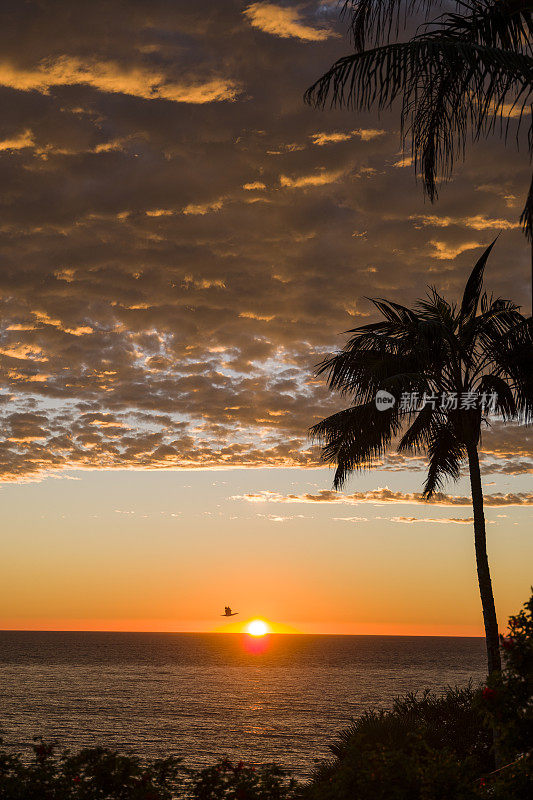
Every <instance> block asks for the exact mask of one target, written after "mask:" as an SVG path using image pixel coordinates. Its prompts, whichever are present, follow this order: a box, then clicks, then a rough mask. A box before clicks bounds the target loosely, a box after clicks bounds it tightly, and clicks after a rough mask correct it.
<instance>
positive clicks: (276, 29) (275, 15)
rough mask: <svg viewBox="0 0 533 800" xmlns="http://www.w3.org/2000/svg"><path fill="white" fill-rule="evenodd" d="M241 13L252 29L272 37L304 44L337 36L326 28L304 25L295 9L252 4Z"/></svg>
mask: <svg viewBox="0 0 533 800" xmlns="http://www.w3.org/2000/svg"><path fill="white" fill-rule="evenodd" d="M243 13H244V16H245V17H246V18H247V19H248V21H249V22H250V24H251V25H252V27H254V28H258V29H259V30H261V31H264V32H265V33H271V34H273V35H274V36H281V37H282V38H283V39H288V38H291V37H292V38H295V39H301V40H303V41H304V42H321V41H323V40H324V39H329V38H330V37H332V36H337V34H336V33H334V32H333V31H331V30H327V29H326V28H313V27H311V26H310V25H306V24H305V22H302V18H301V15H300V12H299V11H298V10H297V9H296V8H285V7H284V6H277V5H275V4H274V3H252V5H250V6H248V8H246V9H245V10H244V12H243Z"/></svg>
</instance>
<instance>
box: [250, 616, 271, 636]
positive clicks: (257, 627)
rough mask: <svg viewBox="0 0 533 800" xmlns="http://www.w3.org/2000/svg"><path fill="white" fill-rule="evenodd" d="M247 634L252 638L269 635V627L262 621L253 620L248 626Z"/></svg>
mask: <svg viewBox="0 0 533 800" xmlns="http://www.w3.org/2000/svg"><path fill="white" fill-rule="evenodd" d="M246 633H249V634H250V636H265V634H267V633H268V625H267V624H266V622H263V620H262V619H253V620H252V621H251V622H249V623H248V625H247V626H246Z"/></svg>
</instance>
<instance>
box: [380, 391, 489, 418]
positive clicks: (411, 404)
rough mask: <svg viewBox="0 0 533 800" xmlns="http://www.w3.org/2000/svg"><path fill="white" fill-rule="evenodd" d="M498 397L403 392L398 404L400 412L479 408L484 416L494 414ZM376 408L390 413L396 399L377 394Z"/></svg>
mask: <svg viewBox="0 0 533 800" xmlns="http://www.w3.org/2000/svg"><path fill="white" fill-rule="evenodd" d="M497 400H498V395H497V394H496V392H481V394H480V393H479V392H442V393H441V394H428V393H427V392H423V393H422V394H420V392H402V394H401V395H400V401H399V404H398V410H399V411H407V412H409V411H422V409H423V408H425V407H426V406H429V407H430V408H432V409H433V410H435V411H436V410H438V411H456V410H460V411H469V410H471V409H476V408H479V409H480V410H481V412H482V413H483V414H494V413H495V411H496V403H497ZM375 402H376V408H377V409H378V411H388V410H389V409H390V408H392V407H393V406H394V404H395V403H396V398H395V397H394V395H393V394H391V393H390V392H387V391H385V389H380V390H379V391H377V392H376V400H375Z"/></svg>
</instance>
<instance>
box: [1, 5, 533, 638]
mask: <svg viewBox="0 0 533 800" xmlns="http://www.w3.org/2000/svg"><path fill="white" fill-rule="evenodd" d="M2 9H3V11H4V25H3V26H2V29H1V31H0V37H1V39H2V54H3V55H2V59H3V60H2V63H1V64H0V102H1V104H2V114H1V115H0V170H1V184H0V185H1V186H2V191H1V193H0V198H1V203H2V213H1V216H0V229H1V240H0V248H1V252H0V256H1V265H2V266H1V269H0V298H1V302H2V314H3V316H2V319H3V325H2V329H1V334H0V335H1V341H0V382H1V383H0V402H1V404H2V406H3V415H2V429H3V430H2V440H1V441H0V474H1V480H2V483H1V485H0V494H1V498H2V510H3V519H4V522H3V526H2V528H3V537H2V539H3V546H2V551H3V552H2V555H3V557H2V560H1V562H0V627H3V628H19V627H21V628H74V629H87V628H89V629H91V628H92V629H95V628H96V629H131V630H151V629H155V630H212V629H215V628H217V626H219V623H220V622H221V620H220V617H219V616H218V614H219V613H220V611H221V609H222V607H223V606H224V605H226V604H227V603H229V604H231V605H233V606H234V607H235V608H238V609H239V610H240V612H241V614H242V617H241V619H242V620H247V619H249V618H251V617H254V616H262V617H265V618H266V619H269V620H271V621H273V622H274V623H276V624H278V625H280V626H283V625H285V626H289V627H290V628H294V629H296V630H299V631H319V632H361V633H458V634H481V632H482V623H481V612H480V603H479V597H478V592H477V585H476V577H475V568H474V556H473V541H472V539H473V536H472V524H471V519H470V518H471V513H472V512H471V509H470V508H469V505H468V485H467V482H466V481H465V480H464V479H462V480H461V481H460V482H459V483H458V484H457V485H455V486H454V485H450V486H448V487H447V492H448V494H445V495H442V496H441V497H439V498H438V501H437V502H435V503H432V504H430V505H428V504H423V503H422V502H421V499H420V495H419V492H420V490H421V487H422V484H423V477H424V472H423V467H424V465H423V461H421V460H419V459H414V458H406V457H404V456H402V457H400V456H398V455H396V454H394V453H392V454H391V455H390V456H389V457H387V458H385V459H384V461H383V464H382V467H381V468H380V469H377V470H374V471H373V472H371V473H366V474H364V475H359V476H356V477H355V478H354V479H353V480H352V481H351V482H350V484H349V485H348V487H347V489H346V491H345V492H344V494H342V495H336V494H332V493H331V491H330V489H331V477H332V476H331V473H330V472H329V470H327V469H324V468H321V467H319V461H318V452H317V450H316V448H314V447H312V446H311V444H310V442H309V441H308V439H307V436H306V431H307V428H308V427H309V425H311V424H313V423H314V422H315V421H316V420H317V419H319V418H320V417H321V416H324V415H325V414H328V413H331V412H332V411H333V410H336V409H338V408H340V407H341V403H342V401H340V400H339V398H337V397H335V396H330V395H328V393H327V392H326V390H325V389H324V386H323V385H322V384H321V383H320V382H319V381H317V380H316V379H314V378H313V377H312V374H313V366H314V365H315V364H316V362H317V361H318V360H319V359H320V358H321V357H322V356H323V355H324V354H325V353H327V352H330V351H331V350H332V349H334V348H335V347H336V346H339V345H341V344H342V342H343V338H342V335H340V334H342V332H343V331H345V330H347V329H348V328H351V327H354V326H356V325H357V324H362V323H365V322H369V321H371V320H372V318H373V316H372V315H373V312H372V307H371V305H370V303H369V302H368V300H366V299H365V297H368V296H386V297H390V298H391V299H395V300H398V301H399V302H405V303H409V302H412V301H413V300H415V299H416V298H418V297H420V296H421V295H422V294H423V293H424V290H425V289H424V287H425V286H426V285H427V284H428V283H431V284H435V285H436V286H437V287H438V288H439V289H440V290H441V291H442V292H444V293H446V294H447V295H448V296H449V297H450V298H451V299H457V298H458V297H459V295H460V292H461V289H462V286H463V285H464V282H465V278H466V276H467V274H468V271H469V269H470V268H471V266H472V265H473V263H474V261H475V260H476V258H477V257H478V256H479V254H480V253H481V252H482V248H483V247H484V246H486V245H487V244H488V243H489V242H490V241H491V240H492V239H493V238H494V236H495V235H496V234H497V233H498V232H500V231H502V235H501V236H500V239H499V241H498V244H497V247H496V249H495V251H494V254H493V255H492V256H491V260H490V262H489V265H488V269H487V275H486V283H487V288H488V289H489V290H490V291H493V292H494V293H495V294H499V295H502V296H504V297H509V298H511V299H513V300H515V301H517V302H519V303H523V305H524V309H523V310H524V311H525V312H529V310H530V284H529V281H530V266H529V264H530V261H529V259H530V255H529V251H528V247H527V245H526V243H525V240H524V238H523V237H522V235H521V234H520V232H519V230H518V222H517V220H518V216H519V214H520V210H521V207H522V204H523V201H524V197H525V194H526V192H527V189H528V186H529V178H530V175H529V172H530V167H529V163H528V159H527V156H526V155H525V151H524V150H522V151H521V152H520V153H519V152H518V151H517V148H516V146H515V139H514V131H511V135H510V139H509V142H508V144H507V146H504V144H503V143H502V141H501V140H500V139H499V138H498V137H495V138H493V139H492V140H490V141H485V142H481V143H478V144H476V145H475V146H474V147H472V148H470V149H469V151H468V153H467V158H466V161H465V163H464V164H458V166H457V168H456V170H455V173H454V178H453V180H452V181H451V182H450V183H448V184H446V185H445V186H443V187H442V190H441V197H440V199H439V201H438V203H436V204H435V205H431V204H429V203H428V202H427V201H425V200H424V198H423V196H422V191H421V187H420V185H419V184H417V183H416V180H415V176H414V173H413V169H412V166H411V164H410V159H409V158H408V157H407V156H406V155H405V154H404V153H402V148H401V141H400V138H399V132H398V115H397V114H391V115H383V116H382V117H381V118H377V116H375V115H354V114H350V113H347V112H339V111H330V110H325V111H317V110H313V109H310V108H308V107H306V106H304V104H303V102H302V94H303V91H304V90H305V88H306V87H307V86H308V85H309V84H310V83H312V82H313V80H315V79H316V78H317V77H318V76H319V75H320V74H321V72H322V71H324V70H325V69H326V68H327V67H328V66H329V65H330V64H331V62H332V61H333V60H335V58H337V57H338V56H340V55H342V54H343V53H345V52H347V50H348V47H349V45H348V44H347V41H346V39H345V38H344V34H345V25H344V24H342V23H339V21H338V16H337V12H338V7H337V3H336V2H316V1H314V2H307V3H292V2H286V3H269V2H258V3H252V4H250V3H247V2H233V0H224V2H213V0H211V1H209V0H208V1H207V2H204V3H202V4H201V6H198V5H194V4H193V5H191V4H190V3H188V2H182V0H179V1H178V2H157V0H156V1H155V2H153V1H152V0H151V1H150V2H148V0H145V1H144V2H128V3H123V2H114V1H113V0H111V1H106V2H105V3H99V2H90V3H89V2H87V3H84V2H77V3H76V4H74V5H72V4H71V3H66V2H64V3H63V2H54V3H47V2H39V3H31V2H29V3H24V4H21V3H15V2H11V3H10V2H3V3H2ZM482 447H483V453H482V465H483V471H484V483H485V494H486V495H487V513H486V515H487V519H488V522H489V525H488V529H487V530H488V540H489V557H490V559H491V564H492V569H493V576H494V585H495V593H496V600H497V606H498V610H499V614H500V622H501V625H502V627H504V621H505V618H506V616H508V615H509V614H510V613H513V612H515V611H516V610H517V609H518V608H519V606H520V605H521V604H522V602H523V601H524V600H525V599H526V596H527V593H528V590H529V586H530V583H531V575H530V569H529V567H530V564H531V563H532V557H533V544H532V542H531V534H530V528H531V505H532V503H533V494H532V493H531V491H530V489H531V484H530V479H529V478H530V474H531V471H532V468H533V448H532V442H531V434H530V433H528V431H526V430H525V429H523V428H520V427H518V426H506V427H505V428H504V427H503V426H502V425H501V424H499V423H498V421H497V420H494V424H493V427H492V428H491V430H489V431H487V432H486V434H485V435H484V438H483V446H482ZM280 629H281V628H280Z"/></svg>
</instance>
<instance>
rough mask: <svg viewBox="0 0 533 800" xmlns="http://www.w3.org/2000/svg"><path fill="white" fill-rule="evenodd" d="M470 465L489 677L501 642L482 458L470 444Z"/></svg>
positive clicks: (496, 666) (496, 664) (498, 662)
mask: <svg viewBox="0 0 533 800" xmlns="http://www.w3.org/2000/svg"><path fill="white" fill-rule="evenodd" d="M467 452H468V466H469V468H470V486H471V488H472V506H473V509H474V542H475V548H476V566H477V577H478V582H479V593H480V595H481V605H482V607H483V621H484V623H485V640H486V643H487V658H488V667H489V675H490V674H491V673H492V672H495V671H496V670H497V671H500V670H501V668H502V663H501V658H500V641H499V636H498V620H497V619H496V607H495V605H494V595H493V593H492V582H491V579H490V570H489V560H488V558H487V541H486V535H485V515H484V513H483V490H482V488H481V472H480V469H479V456H478V452H477V446H476V445H475V444H472V445H469V446H468V448H467Z"/></svg>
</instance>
